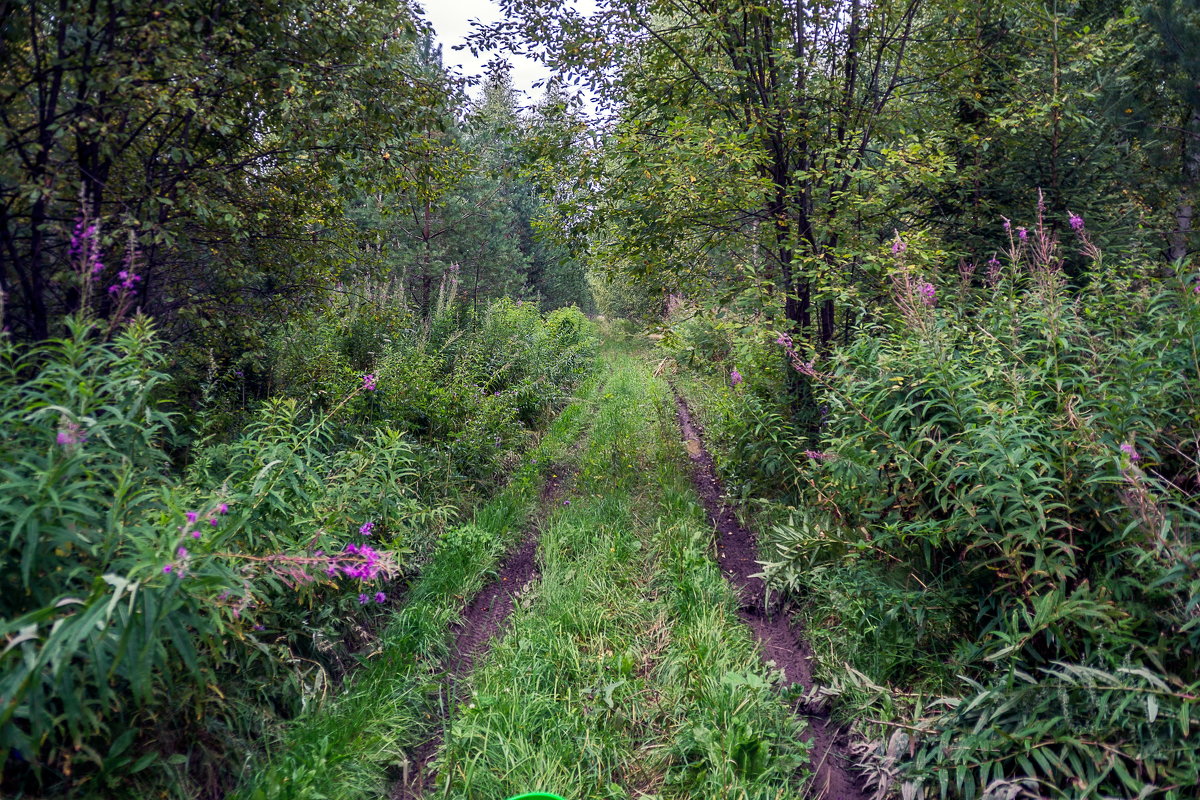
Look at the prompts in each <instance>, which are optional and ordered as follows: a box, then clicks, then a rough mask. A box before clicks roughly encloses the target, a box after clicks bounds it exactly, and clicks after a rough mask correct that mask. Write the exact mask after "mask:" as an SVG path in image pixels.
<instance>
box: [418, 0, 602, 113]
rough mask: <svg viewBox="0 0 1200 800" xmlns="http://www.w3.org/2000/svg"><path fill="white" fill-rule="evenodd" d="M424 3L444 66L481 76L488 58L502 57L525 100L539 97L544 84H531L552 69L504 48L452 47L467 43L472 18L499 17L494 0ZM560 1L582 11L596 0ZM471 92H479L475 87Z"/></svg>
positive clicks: (592, 8)
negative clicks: (475, 52) (489, 50)
mask: <svg viewBox="0 0 1200 800" xmlns="http://www.w3.org/2000/svg"><path fill="white" fill-rule="evenodd" d="M424 4H425V6H424V8H425V18H426V19H428V20H429V22H430V24H432V25H433V30H434V32H435V33H436V34H437V41H438V43H439V44H441V45H442V61H443V63H444V64H445V65H446V66H447V67H450V68H457V69H458V71H459V72H460V73H461V74H462V75H463V77H471V76H476V77H483V74H484V66H485V65H486V64H487V63H488V62H489V61H491V60H492V59H494V58H497V57H499V58H503V59H504V60H505V61H507V62H508V63H509V64H511V65H512V82H513V88H515V89H516V90H517V91H518V92H520V93H522V94H523V95H524V102H525V103H530V104H531V103H535V102H537V101H538V100H540V99H541V97H542V94H543V92H544V91H545V89H544V86H539V87H537V88H534V84H535V83H538V82H541V83H543V84H544V83H545V81H546V80H547V79H548V78H549V77H550V74H551V73H550V71H549V70H548V69H546V68H545V67H544V66H542V65H541V64H540V63H538V62H537V61H534V60H533V59H531V58H528V57H526V56H519V55H514V54H512V53H507V52H493V53H481V54H480V56H481V57H475V56H473V55H471V51H470V49H469V48H465V47H464V48H463V49H462V50H455V49H454V46H455V45H460V44H465V43H466V37H467V35H468V34H470V33H471V32H472V30H473V29H474V28H473V26H472V25H471V23H472V21H478V22H481V23H484V24H489V23H493V22H499V21H500V19H501V11H500V7H499V6H498V5H497V4H496V3H495V2H493V0H424ZM562 5H564V6H568V7H571V8H575V9H578V10H579V11H580V12H582V13H585V14H590V13H592V12H593V11H595V10H596V2H595V0H564V2H563V3H562ZM471 94H472V95H475V96H478V95H477V93H476V92H474V91H472V92H471ZM585 105H588V106H590V103H588V104H585Z"/></svg>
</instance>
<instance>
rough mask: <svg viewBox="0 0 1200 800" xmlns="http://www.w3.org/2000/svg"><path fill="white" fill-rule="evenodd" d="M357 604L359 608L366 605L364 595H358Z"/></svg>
mask: <svg viewBox="0 0 1200 800" xmlns="http://www.w3.org/2000/svg"><path fill="white" fill-rule="evenodd" d="M358 604H359V605H360V606H365V605H366V604H367V596H366V595H365V594H360V595H359V596H358Z"/></svg>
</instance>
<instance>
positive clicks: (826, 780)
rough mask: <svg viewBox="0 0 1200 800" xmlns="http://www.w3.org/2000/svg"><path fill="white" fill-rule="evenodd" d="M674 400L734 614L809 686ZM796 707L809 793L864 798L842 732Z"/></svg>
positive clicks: (752, 546) (769, 657)
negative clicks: (808, 766)
mask: <svg viewBox="0 0 1200 800" xmlns="http://www.w3.org/2000/svg"><path fill="white" fill-rule="evenodd" d="M675 405H676V408H677V417H678V419H679V427H680V428H681V429H682V431H683V439H684V443H685V444H686V445H687V451H688V457H689V458H690V459H691V462H692V483H693V485H694V486H695V488H696V492H697V493H698V494H699V495H700V500H701V502H702V503H703V504H704V508H705V510H707V511H708V517H709V519H710V520H711V521H712V524H713V527H714V528H715V534H716V548H717V562H718V563H719V564H720V567H721V573H722V574H723V575H724V576H725V578H726V579H727V580H728V581H729V582H730V583H731V584H733V586H734V588H735V589H736V590H737V593H738V597H739V600H740V603H739V608H738V615H739V616H740V617H741V618H742V620H743V621H744V622H745V623H746V624H747V625H748V626H750V629H751V630H752V631H753V632H754V636H755V638H757V639H758V642H759V644H760V645H761V647H762V650H763V659H764V660H765V661H773V662H774V663H775V665H776V666H777V667H778V668H779V669H780V670H782V671H783V676H784V683H785V685H787V686H795V685H799V686H801V687H803V688H804V689H805V690H806V692H807V691H811V690H812V688H813V677H812V676H813V654H812V648H811V647H810V646H809V644H808V642H807V640H806V639H805V638H804V634H803V632H802V631H801V630H799V628H798V627H797V626H796V625H795V624H794V623H793V622H792V621H791V620H790V619H789V618H788V615H787V614H785V613H780V612H776V613H772V610H771V609H769V608H767V606H766V600H765V598H766V593H765V591H764V589H765V587H764V585H763V582H762V579H761V578H756V577H754V576H755V574H757V573H759V572H761V571H762V570H761V567H760V566H759V563H758V546H757V543H756V542H755V538H754V534H753V533H751V532H750V531H749V530H747V529H746V528H745V527H744V526H743V525H742V524H741V522H739V521H738V518H737V515H736V514H735V513H734V511H733V509H732V508H731V507H730V506H729V504H727V503H726V502H725V500H724V493H723V491H722V489H721V483H720V481H719V480H718V478H717V473H716V470H715V469H714V467H713V460H712V456H711V455H709V452H708V450H707V449H706V448H705V447H704V440H703V439H702V438H701V431H700V429H699V427H698V426H697V425H696V423H695V422H694V421H693V420H692V415H691V411H690V410H689V409H688V407H687V403H685V402H684V400H683V398H681V397H680V396H679V395H678V394H677V395H676V396H675ZM797 712H798V713H800V714H802V715H803V716H804V717H805V718H806V719H807V721H808V732H807V736H808V741H809V742H810V743H811V745H812V750H811V760H812V770H813V780H812V783H811V784H810V785H809V792H808V794H809V796H810V797H812V798H819V799H820V800H867V798H868V797H870V795H869V794H868V793H867V792H866V791H865V790H864V789H863V785H862V780H861V778H860V777H859V776H858V775H857V774H856V773H855V772H854V771H853V769H852V768H851V758H850V755H849V749H848V746H847V742H846V741H845V738H844V736H843V732H842V731H841V730H839V728H838V727H837V726H836V725H835V724H833V722H832V721H830V719H829V718H828V716H827V715H826V714H824V713H821V712H815V711H813V710H812V709H810V708H807V707H798V708H797Z"/></svg>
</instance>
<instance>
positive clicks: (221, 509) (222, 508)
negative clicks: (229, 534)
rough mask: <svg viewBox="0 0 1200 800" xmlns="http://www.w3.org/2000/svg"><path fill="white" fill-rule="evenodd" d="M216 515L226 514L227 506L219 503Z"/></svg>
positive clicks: (227, 511)
mask: <svg viewBox="0 0 1200 800" xmlns="http://www.w3.org/2000/svg"><path fill="white" fill-rule="evenodd" d="M217 513H218V514H228V513H229V506H228V505H227V504H225V503H221V505H219V506H217Z"/></svg>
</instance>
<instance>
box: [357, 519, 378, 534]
mask: <svg viewBox="0 0 1200 800" xmlns="http://www.w3.org/2000/svg"><path fill="white" fill-rule="evenodd" d="M373 530H375V523H374V522H364V523H363V526H362V527H361V528H359V529H358V532H359V533H361V534H362V535H363V536H370V535H371V531H373Z"/></svg>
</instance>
